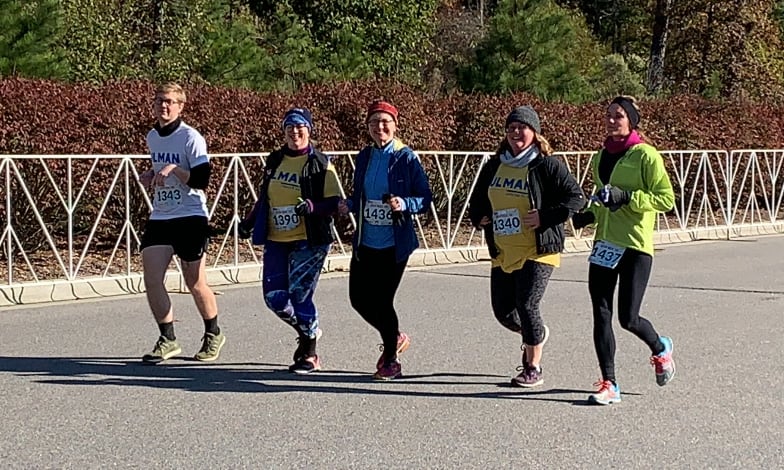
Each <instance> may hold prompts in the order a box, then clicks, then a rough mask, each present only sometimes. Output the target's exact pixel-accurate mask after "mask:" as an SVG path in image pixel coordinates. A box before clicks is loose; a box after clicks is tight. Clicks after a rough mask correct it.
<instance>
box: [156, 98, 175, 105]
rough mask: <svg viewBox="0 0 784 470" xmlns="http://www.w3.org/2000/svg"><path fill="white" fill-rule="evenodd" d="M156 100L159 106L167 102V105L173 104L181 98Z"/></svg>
mask: <svg viewBox="0 0 784 470" xmlns="http://www.w3.org/2000/svg"><path fill="white" fill-rule="evenodd" d="M154 102H155V104H157V105H159V106H160V105H162V104H165V105H167V106H171V105H173V104H177V103H179V102H180V101H179V100H173V99H171V98H155V100H154Z"/></svg>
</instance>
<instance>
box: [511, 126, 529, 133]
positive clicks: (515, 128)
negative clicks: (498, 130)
mask: <svg viewBox="0 0 784 470" xmlns="http://www.w3.org/2000/svg"><path fill="white" fill-rule="evenodd" d="M526 129H528V126H526V125H525V124H520V125H518V126H509V127H507V128H506V132H507V133H508V134H512V133H514V132H523V131H524V130H526Z"/></svg>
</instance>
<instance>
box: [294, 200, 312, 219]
mask: <svg viewBox="0 0 784 470" xmlns="http://www.w3.org/2000/svg"><path fill="white" fill-rule="evenodd" d="M297 200H298V201H299V204H297V205H296V206H294V212H295V213H296V214H297V215H308V214H310V213H312V212H313V203H312V202H310V199H302V198H297Z"/></svg>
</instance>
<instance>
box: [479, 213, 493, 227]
mask: <svg viewBox="0 0 784 470" xmlns="http://www.w3.org/2000/svg"><path fill="white" fill-rule="evenodd" d="M490 222H492V221H491V220H490V217H488V216H486V215H485V216H483V217H482V220H480V221H479V226H478V227H477V228H484V227H485V225H488V224H489V223H490Z"/></svg>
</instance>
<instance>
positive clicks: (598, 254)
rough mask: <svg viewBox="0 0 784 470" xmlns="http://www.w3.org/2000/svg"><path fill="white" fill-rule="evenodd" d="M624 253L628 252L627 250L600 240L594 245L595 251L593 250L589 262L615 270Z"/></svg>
mask: <svg viewBox="0 0 784 470" xmlns="http://www.w3.org/2000/svg"><path fill="white" fill-rule="evenodd" d="M624 251H626V248H623V247H620V246H618V245H614V244H612V243H610V242H607V241H604V240H599V241H597V242H596V243H594V244H593V250H591V255H590V256H589V257H588V262H589V263H593V264H596V265H599V266H603V267H605V268H610V269H614V268H615V267H616V266H618V262H619V261H620V260H621V257H622V256H623V252H624Z"/></svg>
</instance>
